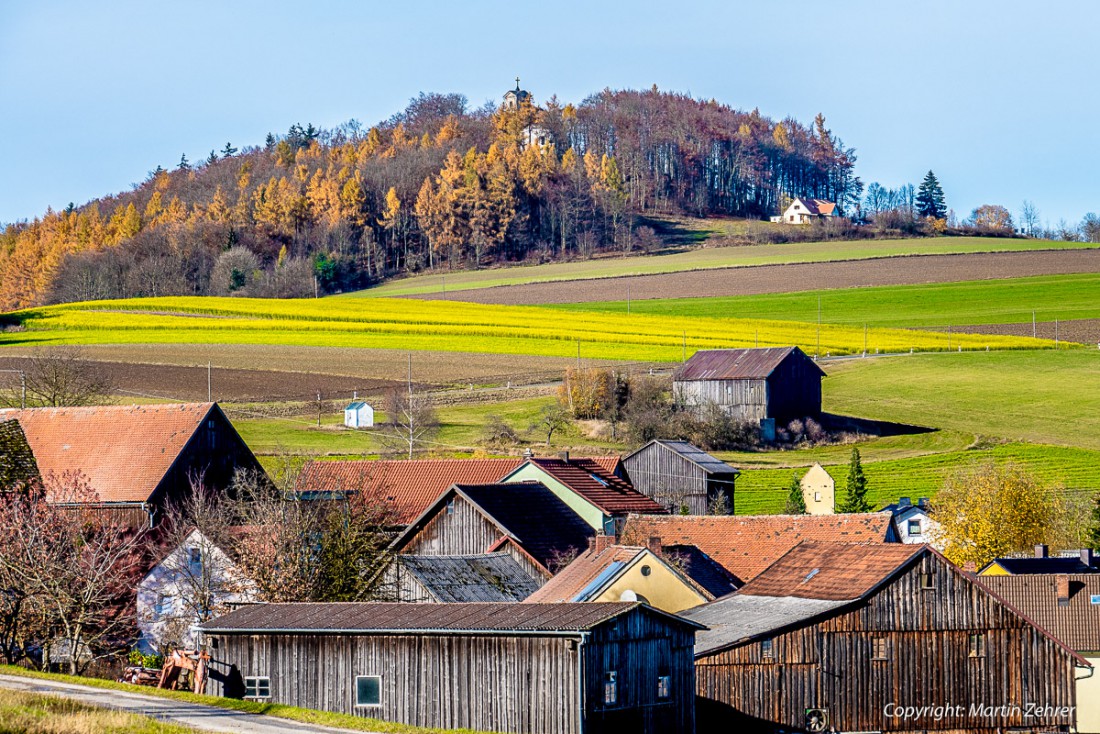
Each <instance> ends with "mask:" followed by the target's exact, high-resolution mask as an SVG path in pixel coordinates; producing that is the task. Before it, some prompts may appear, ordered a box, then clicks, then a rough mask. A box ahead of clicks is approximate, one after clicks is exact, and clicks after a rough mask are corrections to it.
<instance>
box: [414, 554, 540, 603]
mask: <svg viewBox="0 0 1100 734" xmlns="http://www.w3.org/2000/svg"><path fill="white" fill-rule="evenodd" d="M394 562H395V563H400V564H401V565H402V566H404V567H405V569H406V570H408V572H409V573H411V574H412V575H413V576H414V577H415V578H416V579H417V581H419V582H420V583H421V584H423V585H424V587H425V588H426V589H427V590H428V593H430V594H431V595H432V597H433V598H434V599H435V600H436V601H437V602H443V603H449V602H475V601H495V602H516V601H523V600H524V599H526V598H527V597H529V596H530V595H531V594H533V593H535V592H536V591H538V588H539V583H538V581H536V580H535V579H533V578H531V576H529V575H528V574H527V572H526V571H524V570H523V568H522V567H521V566H520V565H519V563H517V562H516V559H514V558H513V557H512V556H511V555H510V554H508V553H482V554H478V555H467V556H397V557H396V558H395V559H394Z"/></svg>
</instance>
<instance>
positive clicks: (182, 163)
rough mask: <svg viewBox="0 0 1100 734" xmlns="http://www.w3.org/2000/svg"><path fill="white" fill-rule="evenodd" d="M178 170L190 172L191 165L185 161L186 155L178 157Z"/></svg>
mask: <svg viewBox="0 0 1100 734" xmlns="http://www.w3.org/2000/svg"><path fill="white" fill-rule="evenodd" d="M180 170H181V171H190V170H191V164H190V163H189V162H188V160H187V154H186V153H184V154H183V155H181V156H180Z"/></svg>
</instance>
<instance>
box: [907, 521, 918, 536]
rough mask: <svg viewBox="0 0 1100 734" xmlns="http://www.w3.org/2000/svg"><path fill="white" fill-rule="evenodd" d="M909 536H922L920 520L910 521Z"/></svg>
mask: <svg viewBox="0 0 1100 734" xmlns="http://www.w3.org/2000/svg"><path fill="white" fill-rule="evenodd" d="M909 534H910V535H920V534H921V529H920V520H910V521H909Z"/></svg>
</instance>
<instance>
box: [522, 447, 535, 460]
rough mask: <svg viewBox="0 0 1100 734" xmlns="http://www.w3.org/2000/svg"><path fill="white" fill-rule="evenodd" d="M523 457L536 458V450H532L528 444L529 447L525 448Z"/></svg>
mask: <svg viewBox="0 0 1100 734" xmlns="http://www.w3.org/2000/svg"><path fill="white" fill-rule="evenodd" d="M523 458H525V459H533V458H535V452H534V451H532V450H531V447H530V446H528V447H527V448H525V449H524V450H523Z"/></svg>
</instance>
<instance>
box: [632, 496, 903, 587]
mask: <svg viewBox="0 0 1100 734" xmlns="http://www.w3.org/2000/svg"><path fill="white" fill-rule="evenodd" d="M890 523H891V515H890V513H888V512H875V513H867V514H840V515H755V516H754V515H745V516H737V515H669V516H665V517H655V516H652V515H631V516H630V517H629V518H627V521H626V526H625V527H624V529H623V533H622V537H623V540H624V542H626V543H644V542H647V541H648V539H649V538H651V537H659V538H660V539H661V544H662V545H665V546H669V545H694V546H696V547H697V548H698V549H699V550H701V551H702V552H704V553H706V554H707V555H708V556H710V557H711V558H713V559H714V560H715V561H717V562H718V563H720V564H721V565H722V566H723V567H724V568H725V569H726V570H727V571H729V572H730V573H732V574H733V575H734V576H736V577H737V578H738V579H740V580H741V581H742V582H747V581H749V580H751V579H752V578H754V577H756V576H757V575H759V574H760V573H761V572H762V571H763V570H764V569H766V568H767V567H768V566H770V565H771V564H773V563H774V562H775V561H776V560H778V559H779V558H780V557H781V556H782V555H783V554H785V553H786V552H787V551H789V550H790V549H791V548H794V547H795V546H796V545H798V544H799V543H801V542H803V541H806V540H819V541H834V542H837V541H839V542H871V543H885V542H886V540H887V537H888V536H889V534H890V530H891V524H890Z"/></svg>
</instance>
